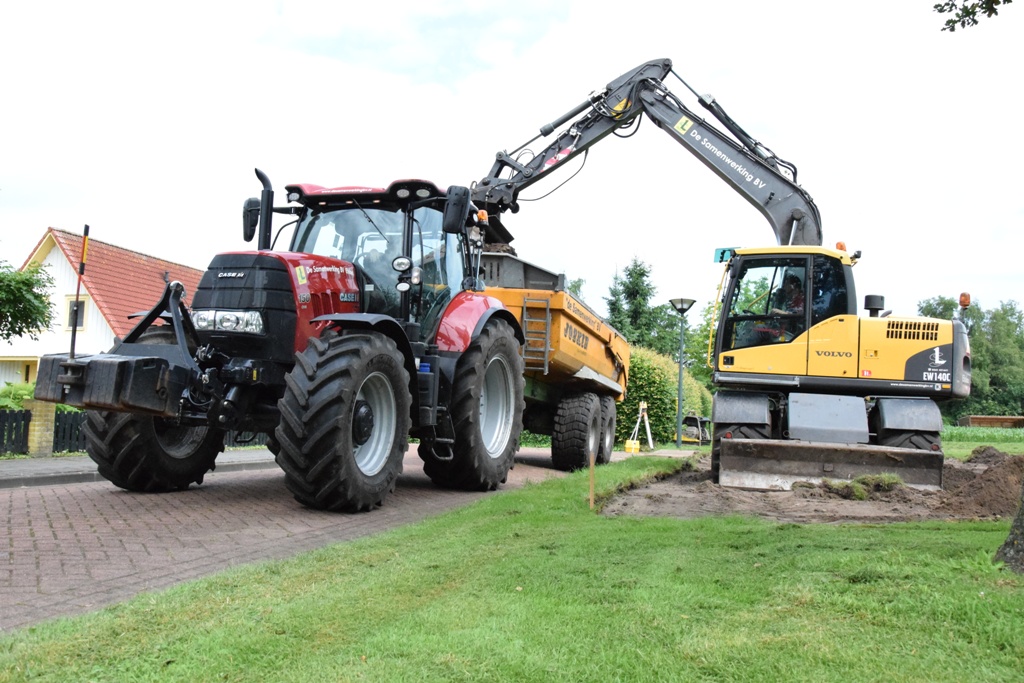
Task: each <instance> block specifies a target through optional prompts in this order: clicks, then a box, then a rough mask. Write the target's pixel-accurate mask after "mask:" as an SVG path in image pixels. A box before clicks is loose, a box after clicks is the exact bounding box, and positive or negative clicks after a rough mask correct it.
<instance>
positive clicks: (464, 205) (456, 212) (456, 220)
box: [441, 185, 469, 234]
mask: <svg viewBox="0 0 1024 683" xmlns="http://www.w3.org/2000/svg"><path fill="white" fill-rule="evenodd" d="M467 218H469V188H468V187H462V186H461V185H452V186H451V187H449V188H448V194H447V196H446V197H445V202H444V217H443V218H442V222H441V225H442V227H443V228H444V231H445V232H450V233H456V234H459V233H462V232H464V231H465V230H466V219H467Z"/></svg>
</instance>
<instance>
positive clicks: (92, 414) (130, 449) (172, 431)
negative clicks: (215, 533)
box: [82, 327, 224, 493]
mask: <svg viewBox="0 0 1024 683" xmlns="http://www.w3.org/2000/svg"><path fill="white" fill-rule="evenodd" d="M139 343H140V344H175V343H176V341H175V337H174V332H173V331H172V330H170V329H163V328H160V327H153V328H150V329H149V330H147V331H146V332H145V333H143V335H142V336H141V337H139ZM82 428H83V429H84V431H85V438H86V452H87V453H88V454H89V457H90V458H92V459H93V461H95V462H96V465H97V470H98V471H99V473H100V475H101V476H103V477H104V478H106V479H108V480H109V481H110V482H111V483H113V484H114V485H115V486H119V487H120V488H123V489H126V490H128V491H135V492H138V493H164V492H166V491H179V490H183V489H187V488H188V487H189V485H191V484H192V483H193V482H195V483H196V484H202V483H203V477H204V476H205V475H206V473H207V472H209V471H210V470H212V469H213V468H214V461H215V460H216V459H217V454H218V453H220V452H221V451H223V450H224V430H222V429H216V428H214V427H208V426H206V425H181V424H178V423H176V422H175V421H174V420H168V419H164V418H161V417H153V416H151V415H142V414H138V413H118V412H112V411H106V410H103V411H100V410H88V411H86V416H85V423H84V424H83V426H82Z"/></svg>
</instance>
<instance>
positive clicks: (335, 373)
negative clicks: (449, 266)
mask: <svg viewBox="0 0 1024 683" xmlns="http://www.w3.org/2000/svg"><path fill="white" fill-rule="evenodd" d="M295 360H296V362H295V367H294V368H293V369H292V371H291V372H290V373H289V374H288V375H287V377H286V384H287V386H286V389H285V393H284V396H282V397H281V400H280V401H278V408H279V409H280V411H281V422H280V424H279V425H278V426H277V430H276V431H275V432H274V439H275V441H276V446H277V448H278V452H277V463H278V465H280V466H281V469H283V470H284V473H285V485H286V486H287V487H288V490H289V491H291V492H292V495H293V496H295V499H296V500H298V501H299V502H300V503H302V504H303V505H306V506H308V507H311V508H315V509H317V510H330V511H344V512H362V511H365V510H370V509H372V508H374V507H376V506H379V505H381V504H382V503H383V502H384V498H385V497H386V496H387V494H389V493H390V492H391V491H393V490H394V488H395V483H396V481H397V479H398V475H399V474H400V473H401V472H402V460H403V459H404V457H405V452H406V450H408V448H409V427H410V423H411V419H410V417H409V405H410V403H411V400H412V399H411V397H410V395H409V373H408V372H407V371H406V369H405V363H404V361H403V359H402V355H401V353H399V351H398V348H397V347H396V345H395V342H394V341H392V340H391V339H389V338H388V337H385V336H384V335H381V334H376V333H359V334H348V335H342V336H337V335H335V334H333V333H332V334H330V335H327V336H325V337H323V338H320V339H311V340H310V343H309V346H308V347H307V348H306V350H305V351H303V352H302V353H300V354H296V357H295Z"/></svg>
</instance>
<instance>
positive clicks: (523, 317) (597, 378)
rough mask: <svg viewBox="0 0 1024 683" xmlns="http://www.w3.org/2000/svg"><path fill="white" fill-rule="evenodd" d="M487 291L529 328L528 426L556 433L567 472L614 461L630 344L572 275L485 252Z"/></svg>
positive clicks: (554, 443)
mask: <svg viewBox="0 0 1024 683" xmlns="http://www.w3.org/2000/svg"><path fill="white" fill-rule="evenodd" d="M481 265H482V267H483V270H484V282H485V283H486V284H487V290H486V291H487V294H488V295H490V296H493V297H495V298H497V299H500V300H501V301H502V302H503V303H504V304H505V306H506V307H507V308H508V309H509V310H510V311H511V312H512V313H514V314H515V315H516V316H517V317H518V318H519V322H520V324H521V325H522V328H523V333H524V335H525V337H526V343H525V344H524V346H523V361H524V366H525V370H526V372H525V375H526V412H525V413H524V415H523V423H524V425H525V426H526V428H527V429H529V430H530V431H531V432H534V433H537V434H549V435H551V459H552V462H553V463H554V465H555V466H556V467H559V468H560V469H566V470H570V469H577V468H580V467H584V466H587V465H588V464H589V462H590V458H591V457H593V458H595V459H596V461H597V462H598V463H606V462H608V460H609V459H610V458H611V452H612V447H613V445H614V443H615V403H616V401H618V400H621V399H622V397H623V396H624V395H625V391H626V377H627V375H628V373H629V344H628V343H627V342H626V340H625V338H623V336H622V335H621V334H619V333H618V332H617V331H616V330H615V329H614V328H613V327H611V326H610V325H608V324H607V323H606V322H604V321H603V320H602V319H601V317H600V316H599V315H597V314H596V313H594V311H592V310H591V309H590V308H589V307H588V306H587V305H586V304H584V303H583V302H582V301H580V300H579V299H577V298H576V297H574V296H573V295H572V294H570V293H569V292H568V291H566V289H565V276H564V275H561V274H557V275H556V274H555V273H552V272H550V271H547V270H544V269H543V268H540V267H538V266H535V265H533V264H531V263H527V262H526V261H523V260H521V259H519V258H516V257H515V256H512V255H510V254H504V253H485V254H484V255H483V258H482V264H481Z"/></svg>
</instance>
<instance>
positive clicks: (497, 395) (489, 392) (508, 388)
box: [480, 356, 514, 458]
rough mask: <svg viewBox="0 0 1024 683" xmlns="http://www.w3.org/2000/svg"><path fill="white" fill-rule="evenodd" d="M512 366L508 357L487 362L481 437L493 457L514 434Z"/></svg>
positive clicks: (481, 408) (481, 405)
mask: <svg viewBox="0 0 1024 683" xmlns="http://www.w3.org/2000/svg"><path fill="white" fill-rule="evenodd" d="M513 404H514V399H513V396H512V369H511V367H510V366H509V364H508V361H507V360H506V359H505V358H504V356H496V357H494V358H492V359H491V360H490V361H489V362H488V363H487V369H486V370H485V371H484V386H483V391H481V392H480V438H481V439H483V444H484V448H485V449H486V451H487V455H488V456H489V457H491V458H498V457H500V456H501V455H502V454H503V453H504V452H505V448H506V446H507V445H508V439H509V435H510V434H511V433H512V406H513Z"/></svg>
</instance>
